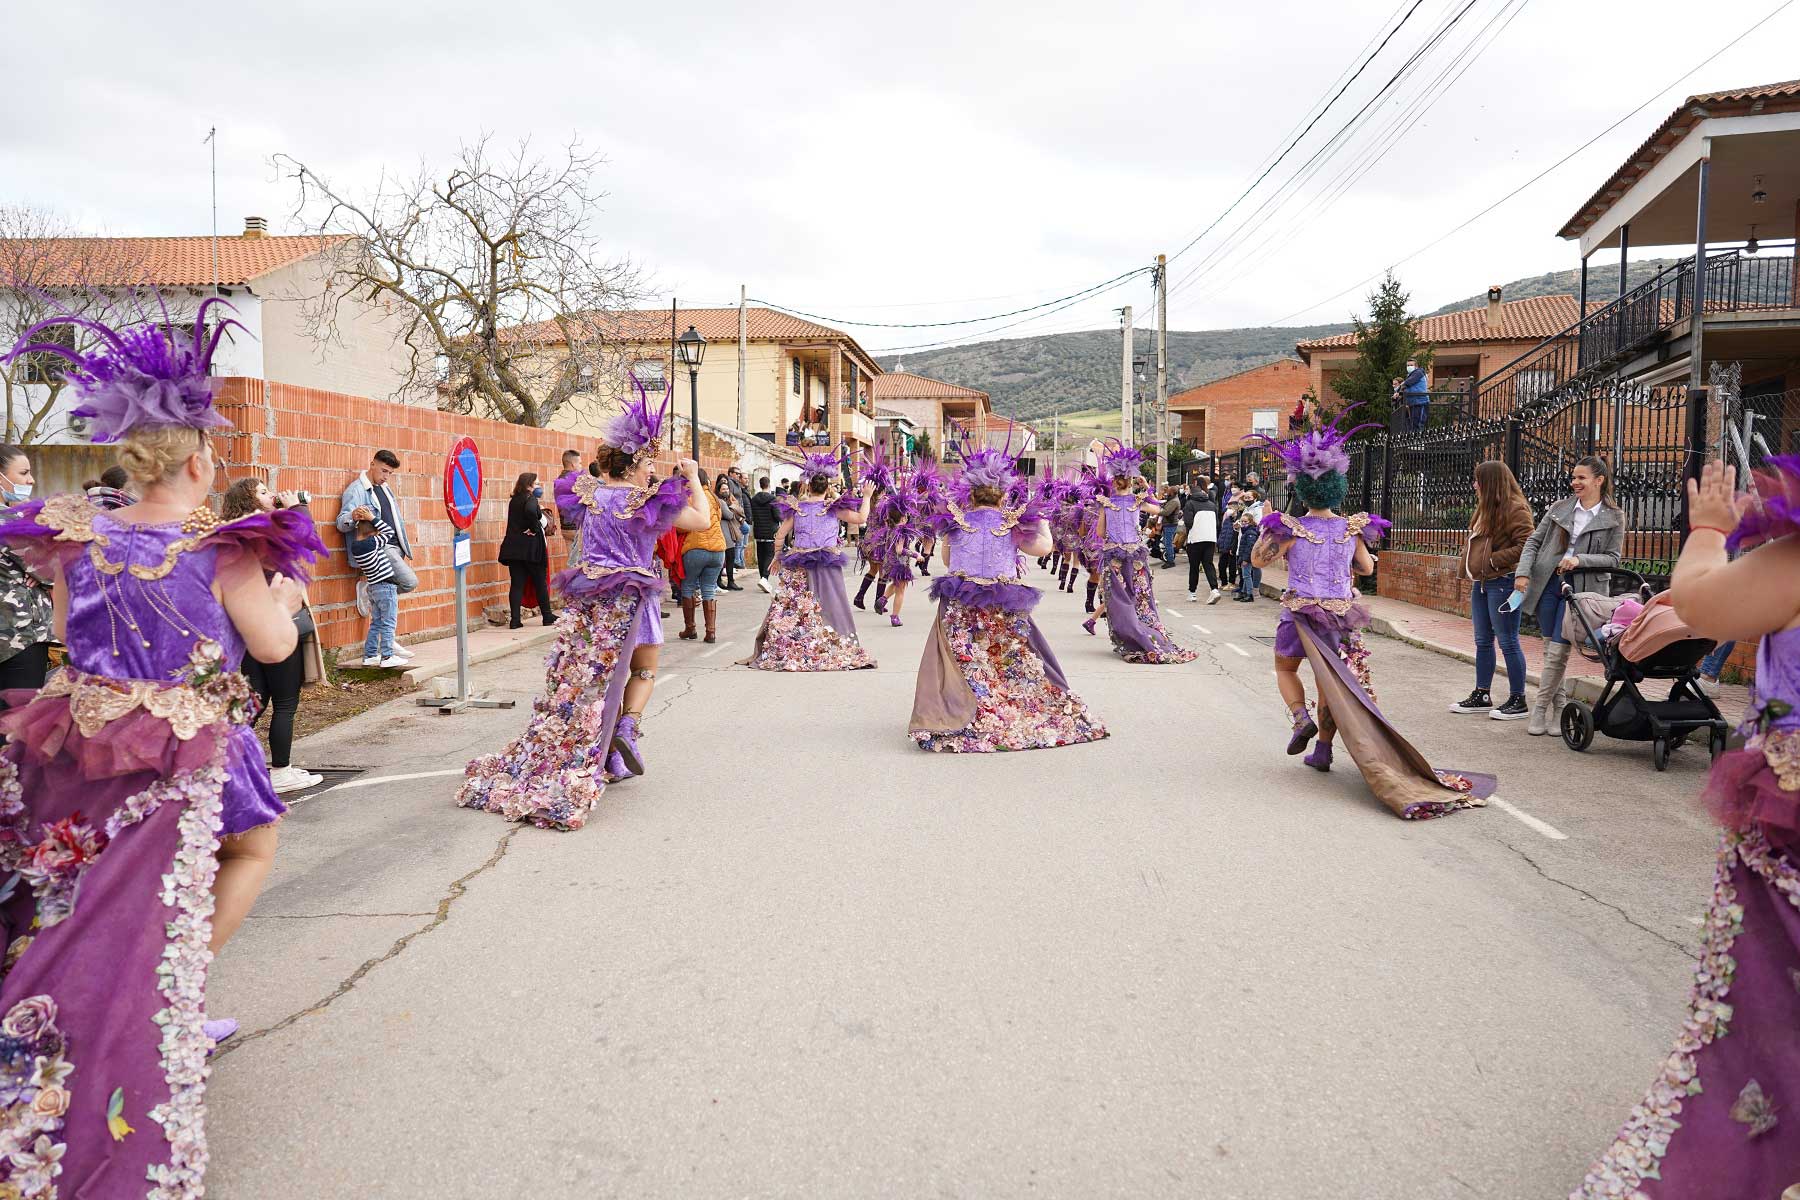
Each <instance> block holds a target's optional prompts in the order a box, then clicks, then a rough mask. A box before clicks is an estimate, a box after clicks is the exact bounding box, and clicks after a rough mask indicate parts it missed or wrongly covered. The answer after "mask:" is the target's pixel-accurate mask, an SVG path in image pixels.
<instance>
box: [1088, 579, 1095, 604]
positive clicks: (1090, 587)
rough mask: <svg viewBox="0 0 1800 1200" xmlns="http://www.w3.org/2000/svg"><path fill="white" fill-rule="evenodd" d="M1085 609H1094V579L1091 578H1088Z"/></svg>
mask: <svg viewBox="0 0 1800 1200" xmlns="http://www.w3.org/2000/svg"><path fill="white" fill-rule="evenodd" d="M1087 610H1088V611H1089V612H1093V611H1094V581H1093V580H1092V579H1090V580H1088V589H1087Z"/></svg>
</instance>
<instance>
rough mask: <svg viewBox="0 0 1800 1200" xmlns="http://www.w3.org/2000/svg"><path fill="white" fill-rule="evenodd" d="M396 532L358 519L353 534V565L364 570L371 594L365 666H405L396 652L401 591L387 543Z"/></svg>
mask: <svg viewBox="0 0 1800 1200" xmlns="http://www.w3.org/2000/svg"><path fill="white" fill-rule="evenodd" d="M393 540H394V531H393V530H391V529H389V528H388V526H387V524H386V522H384V521H382V520H380V519H379V518H377V519H373V520H371V519H367V518H365V519H359V520H358V521H357V522H356V523H355V524H354V526H352V531H351V535H350V539H349V541H350V565H351V566H353V567H355V568H356V569H357V570H358V571H359V572H361V573H362V577H363V587H364V589H365V590H366V592H367V594H368V597H369V636H368V637H367V638H365V639H363V661H362V665H363V666H365V667H389V668H393V667H404V666H406V665H407V660H406V659H404V658H400V657H398V656H396V655H395V653H394V633H395V630H396V627H397V626H398V625H399V622H400V593H399V590H398V589H397V588H396V587H395V586H394V561H393V559H392V558H390V557H388V552H387V548H388V544H389V543H390V542H392V541H393Z"/></svg>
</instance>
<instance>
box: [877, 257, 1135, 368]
mask: <svg viewBox="0 0 1800 1200" xmlns="http://www.w3.org/2000/svg"><path fill="white" fill-rule="evenodd" d="M1153 269H1154V268H1152V267H1139V268H1138V269H1137V270H1135V271H1127V272H1126V273H1125V274H1123V275H1120V276H1119V277H1118V278H1116V279H1112V280H1108V281H1107V282H1108V284H1109V286H1108V287H1107V288H1106V289H1105V290H1106V291H1112V290H1113V289H1115V288H1118V287H1122V286H1123V285H1124V284H1125V283H1126V282H1127V281H1129V280H1131V279H1132V278H1134V277H1136V276H1138V275H1142V274H1144V273H1146V272H1148V271H1151V270H1153ZM1103 294H1104V293H1103V292H1094V293H1092V294H1091V295H1089V294H1083V295H1078V296H1074V297H1067V296H1065V297H1064V299H1065V300H1066V301H1067V303H1066V304H1063V305H1061V306H1059V307H1057V308H1053V309H1050V310H1049V311H1048V312H1045V313H1043V314H1041V316H1043V317H1048V316H1051V315H1052V314H1055V313H1059V312H1062V311H1063V310H1064V309H1069V308H1073V307H1075V306H1076V305H1077V304H1080V303H1081V302H1082V301H1083V300H1091V299H1094V298H1095V297H1097V296H1100V295H1103ZM1039 319H1040V317H1026V318H1025V319H1024V320H1023V321H1014V322H1012V323H1011V324H1010V325H1000V326H997V327H995V328H993V329H983V330H979V331H977V332H975V333H971V334H966V335H964V336H962V337H956V338H947V339H945V340H943V341H939V342H922V343H920V344H919V345H916V346H888V347H884V348H883V349H880V350H872V351H870V353H871V354H899V353H903V352H907V351H915V350H942V349H948V348H949V347H951V346H957V345H963V344H966V343H968V342H971V341H981V340H983V339H985V338H989V337H992V336H993V335H994V334H996V333H1000V332H1002V331H1003V330H1007V329H1016V328H1018V327H1019V326H1020V325H1029V324H1031V322H1033V321H1035V320H1039ZM1032 336H1037V335H1035V334H1034V335H1032ZM1046 336H1047V335H1046Z"/></svg>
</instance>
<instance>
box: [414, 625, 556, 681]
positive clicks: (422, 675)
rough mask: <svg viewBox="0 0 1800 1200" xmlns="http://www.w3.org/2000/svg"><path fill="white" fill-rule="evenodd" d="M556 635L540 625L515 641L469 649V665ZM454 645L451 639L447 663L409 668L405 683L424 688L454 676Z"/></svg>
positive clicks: (498, 656) (548, 627)
mask: <svg viewBox="0 0 1800 1200" xmlns="http://www.w3.org/2000/svg"><path fill="white" fill-rule="evenodd" d="M556 633H557V628H556V626H554V625H550V626H542V625H540V626H536V627H534V628H533V629H532V632H531V633H529V634H527V635H525V636H524V637H521V638H519V639H517V640H516V641H506V642H502V643H500V644H498V645H493V646H485V647H482V648H481V649H475V648H474V647H471V648H470V650H469V665H470V666H471V667H473V666H476V665H477V664H479V663H486V662H493V661H494V660H495V659H497V658H505V657H506V656H507V655H509V654H517V653H518V652H519V651H521V650H529V649H531V648H532V647H534V646H541V645H543V644H544V643H545V642H548V641H551V640H553V639H554V638H555V637H556ZM455 644H456V643H455V639H451V640H450V646H451V658H450V661H449V662H448V663H434V664H426V665H425V666H416V667H409V668H408V669H407V671H406V680H407V682H408V683H411V684H412V685H413V686H414V687H424V686H425V685H426V684H428V683H430V682H431V681H432V680H433V679H436V678H438V677H439V676H454V675H455V674H456V657H455V649H454V647H455Z"/></svg>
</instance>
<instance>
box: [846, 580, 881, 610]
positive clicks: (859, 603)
mask: <svg viewBox="0 0 1800 1200" xmlns="http://www.w3.org/2000/svg"><path fill="white" fill-rule="evenodd" d="M874 582H875V577H874V576H873V575H864V576H863V581H862V586H861V587H859V588H857V589H856V599H854V600H852V601H851V602H850V603H852V604H854V605H856V607H858V608H862V607H864V605H863V597H864V596H866V595H868V594H869V585H870V584H871V583H874Z"/></svg>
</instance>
